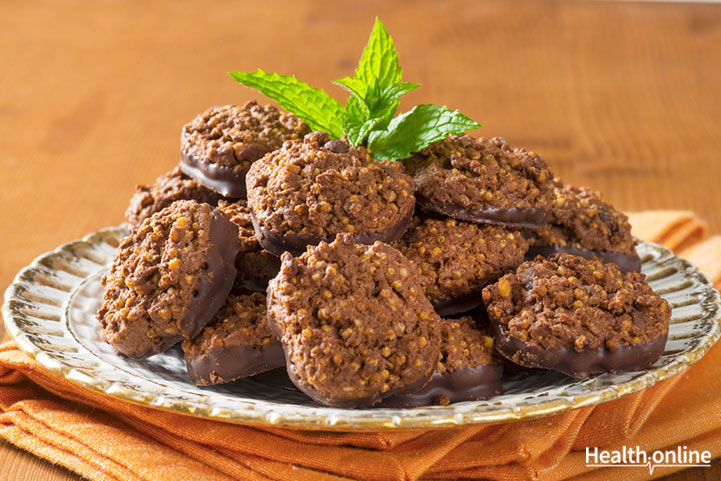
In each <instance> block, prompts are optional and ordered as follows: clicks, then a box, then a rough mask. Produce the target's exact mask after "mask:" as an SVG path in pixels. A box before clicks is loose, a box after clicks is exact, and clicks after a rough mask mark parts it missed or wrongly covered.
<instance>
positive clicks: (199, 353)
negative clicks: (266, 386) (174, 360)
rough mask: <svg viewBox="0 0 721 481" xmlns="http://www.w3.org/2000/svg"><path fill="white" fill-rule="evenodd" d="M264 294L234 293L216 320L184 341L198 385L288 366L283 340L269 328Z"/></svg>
mask: <svg viewBox="0 0 721 481" xmlns="http://www.w3.org/2000/svg"><path fill="white" fill-rule="evenodd" d="M267 312H268V309H267V308H266V303H265V295H264V294H261V293H260V292H254V293H250V294H239V295H234V294H231V295H230V296H228V299H227V300H226V301H225V305H224V306H223V307H222V308H221V309H220V311H218V313H217V314H216V315H215V317H213V320H212V321H210V323H209V324H208V325H207V326H205V328H204V329H203V330H202V331H200V334H199V335H198V336H196V337H195V338H193V339H188V340H186V341H184V342H183V352H184V353H185V363H186V365H187V368H188V374H189V375H190V379H192V380H193V383H195V385H196V386H208V385H211V384H221V383H225V382H230V381H234V380H236V379H240V378H243V377H247V376H252V375H254V374H258V373H261V372H265V371H269V370H271V369H276V368H278V367H283V366H285V357H284V356H283V348H282V347H281V344H280V342H279V341H278V340H277V339H276V338H275V337H274V336H273V334H271V332H270V329H269V328H268V315H267Z"/></svg>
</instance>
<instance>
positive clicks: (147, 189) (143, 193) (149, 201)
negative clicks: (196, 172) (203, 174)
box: [125, 167, 220, 230]
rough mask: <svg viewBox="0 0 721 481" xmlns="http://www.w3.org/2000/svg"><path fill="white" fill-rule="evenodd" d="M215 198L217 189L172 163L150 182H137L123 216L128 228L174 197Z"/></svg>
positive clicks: (202, 199) (211, 202)
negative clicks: (168, 169)
mask: <svg viewBox="0 0 721 481" xmlns="http://www.w3.org/2000/svg"><path fill="white" fill-rule="evenodd" d="M219 198H220V195H219V194H218V193H216V192H214V191H212V190H210V189H208V188H207V187H205V186H203V185H202V184H201V183H200V182H198V181H197V180H195V179H193V178H191V177H188V176H187V175H185V174H184V173H183V172H182V171H181V170H180V168H179V167H175V168H174V169H173V170H171V171H170V172H168V173H167V174H163V175H161V176H160V177H158V178H157V179H155V183H154V184H151V185H144V184H141V185H139V186H138V188H137V190H136V191H135V194H134V195H133V197H131V198H130V205H129V206H128V209H127V210H126V211H125V220H126V221H127V223H128V227H129V228H130V229H131V230H132V229H135V228H137V227H138V226H139V225H140V224H142V223H143V221H144V220H145V219H147V218H148V217H150V216H151V215H153V214H155V213H156V212H160V211H161V210H163V209H165V208H166V207H168V206H169V205H170V204H172V203H173V202H175V201H176V200H195V201H198V202H205V203H209V204H215V203H216V202H217V201H218V199H219Z"/></svg>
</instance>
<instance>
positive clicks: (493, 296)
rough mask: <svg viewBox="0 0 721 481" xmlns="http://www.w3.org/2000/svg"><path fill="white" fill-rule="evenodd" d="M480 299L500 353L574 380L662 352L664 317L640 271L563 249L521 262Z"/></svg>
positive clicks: (645, 362) (667, 311)
mask: <svg viewBox="0 0 721 481" xmlns="http://www.w3.org/2000/svg"><path fill="white" fill-rule="evenodd" d="M483 301H484V302H485V303H486V307H487V309H488V317H489V319H490V323H491V332H493V334H494V337H495V338H496V349H497V350H498V352H500V353H501V354H502V355H503V356H504V357H506V358H508V359H510V360H511V361H513V362H515V363H516V364H520V365H522V366H525V367H538V368H543V369H550V370H555V371H560V372H562V373H564V374H567V375H569V376H571V377H574V378H577V379H585V378H587V377H588V376H589V375H591V374H594V373H599V372H617V371H629V370H638V369H644V368H646V367H647V366H649V365H650V364H652V363H653V362H655V361H656V360H657V359H658V358H659V356H660V355H661V354H662V353H663V350H664V347H665V345H666V338H667V335H668V324H669V320H670V318H671V307H670V306H669V304H668V303H667V302H666V301H665V300H664V299H663V298H661V297H660V296H658V295H657V294H655V293H654V292H653V290H652V289H651V287H650V286H649V285H648V283H646V281H645V276H644V275H643V274H639V273H637V272H629V273H626V274H623V273H622V272H621V271H620V270H619V268H618V267H617V266H616V265H615V264H604V263H603V262H601V261H600V260H599V259H598V258H595V257H594V258H593V259H586V258H584V257H578V256H573V255H570V254H556V255H555V256H553V257H551V258H548V259H546V258H543V257H537V258H536V259H534V260H532V261H527V262H524V263H523V264H521V265H520V267H518V269H517V270H516V272H515V273H513V274H506V275H505V276H503V277H501V278H500V279H499V280H498V282H496V283H495V284H492V285H490V286H488V287H486V288H485V289H484V290H483Z"/></svg>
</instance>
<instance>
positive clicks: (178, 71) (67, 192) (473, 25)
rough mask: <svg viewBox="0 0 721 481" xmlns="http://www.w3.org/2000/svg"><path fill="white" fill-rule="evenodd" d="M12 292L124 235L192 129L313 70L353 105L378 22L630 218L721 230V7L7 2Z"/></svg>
mask: <svg viewBox="0 0 721 481" xmlns="http://www.w3.org/2000/svg"><path fill="white" fill-rule="evenodd" d="M0 8H1V9H2V13H1V14H0V58H2V67H0V146H1V149H0V169H1V170H0V172H1V173H0V209H2V210H1V212H2V215H0V232H2V233H3V235H2V238H1V239H0V248H1V249H2V251H4V253H5V255H2V256H0V285H1V286H2V289H4V287H5V286H6V285H7V284H8V283H9V282H10V280H11V277H12V276H13V275H14V273H15V272H16V271H17V270H18V269H19V268H21V267H22V266H23V265H25V264H27V263H28V262H29V261H30V260H31V259H32V258H33V257H35V256H36V255H37V254H40V253H41V252H43V251H46V250H48V249H51V248H54V247H56V246H57V245H58V244H60V243H63V242H66V241H70V240H72V239H74V238H77V237H80V236H82V235H84V234H87V233H89V232H91V231H95V230H97V229H99V228H102V227H105V226H109V225H115V224H118V223H120V222H122V220H123V211H124V210H125V207H126V205H127V201H128V199H129V197H130V195H131V194H132V193H133V191H134V188H135V186H136V184H138V183H141V182H144V183H145V182H147V183H149V182H152V181H153V180H154V179H155V177H156V176H158V175H159V174H161V173H163V172H165V171H167V170H169V169H170V167H171V166H172V165H173V164H175V163H176V162H177V161H178V159H179V136H180V129H181V127H182V125H183V124H184V123H186V122H188V121H190V120H191V119H192V118H193V117H194V116H195V115H196V114H197V113H198V112H200V111H202V110H205V109H206V108H208V107H209V106H212V105H222V104H228V103H239V104H242V103H243V102H244V101H245V100H247V99H251V98H258V99H259V100H260V101H262V102H265V101H267V99H264V98H262V96H260V94H258V93H256V92H255V91H252V90H250V89H248V88H245V87H243V86H241V85H240V84H238V83H236V82H235V81H234V80H233V79H232V78H231V77H230V76H229V75H228V74H227V72H229V71H232V70H255V69H256V68H258V67H261V68H263V69H264V70H266V71H272V72H278V73H283V74H290V73H292V74H296V75H297V76H298V77H299V78H300V79H303V80H305V81H307V82H309V83H311V84H312V85H314V86H317V87H322V88H326V89H327V90H328V91H329V92H331V93H332V94H333V95H336V96H337V97H338V98H339V99H344V98H345V92H344V91H342V90H341V89H340V88H338V87H336V86H333V85H331V83H330V82H331V81H332V80H333V79H337V78H340V77H342V76H344V75H350V74H352V72H353V69H354V68H355V65H356V64H357V61H358V58H359V57H360V54H361V51H362V48H363V47H364V45H365V43H366V41H367V38H368V35H369V33H370V30H371V27H372V24H373V20H374V18H375V17H376V16H378V17H379V18H381V20H382V21H383V22H384V23H385V25H386V26H387V27H388V29H389V31H390V33H391V34H392V35H393V37H394V38H395V42H396V46H397V49H398V51H399V53H400V59H401V65H402V66H403V68H404V78H405V79H406V80H409V81H415V82H419V83H421V84H422V87H421V88H420V89H418V90H416V91H414V92H412V93H411V94H409V95H408V96H407V97H406V98H405V100H404V103H403V104H402V105H401V110H406V109H408V108H410V107H411V106H412V105H413V104H416V103H424V102H432V103H437V104H445V105H447V106H449V107H451V108H458V109H461V110H462V111H463V112H464V113H466V114H468V115H469V116H471V117H472V118H474V119H475V120H477V121H478V122H480V123H482V124H483V125H484V127H483V128H482V129H480V130H479V131H477V132H475V134H477V135H484V136H496V135H499V136H503V137H505V138H506V139H507V140H508V141H509V142H511V143H512V144H513V145H517V146H522V147H525V148H528V149H533V150H535V151H537V152H538V153H540V154H541V155H542V156H544V157H545V158H546V159H547V161H548V162H549V164H550V166H551V168H552V170H553V171H554V172H555V173H556V174H557V175H559V176H561V177H562V178H563V179H564V180H565V181H568V182H572V183H577V184H583V185H588V186H591V187H594V188H596V189H599V190H601V191H602V192H604V193H605V195H606V198H607V199H608V200H610V201H611V202H613V203H615V204H616V205H617V206H618V207H620V208H622V209H626V210H632V209H633V210H637V209H646V208H683V209H693V210H695V211H697V212H698V213H699V214H700V215H702V216H703V217H705V218H706V219H707V220H708V221H709V223H710V225H711V228H712V230H714V231H716V232H718V231H721V215H720V214H719V208H721V191H720V189H719V181H721V159H719V153H721V89H719V86H720V85H721V7H719V6H718V5H713V4H689V3H654V2H651V3H647V2H643V3H633V2H622V3H618V2H560V1H559V2H556V1H538V2H535V1H534V2H507V1H502V0H500V1H473V0H467V1H463V0H452V1H443V2H438V1H432V0H425V1H424V0H403V1H393V2H387V1H367V2H355V1H348V2H339V1H337V0H334V1H304V2H297V1H290V0H265V1H263V2H227V1H216V2H212V3H206V2H187V1H173V2H141V1H125V2H117V1H110V0H107V1H98V2H81V1H71V0H63V1H47V2H36V1H27V2H4V3H3V5H2V7H0Z"/></svg>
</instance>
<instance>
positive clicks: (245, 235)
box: [218, 199, 280, 292]
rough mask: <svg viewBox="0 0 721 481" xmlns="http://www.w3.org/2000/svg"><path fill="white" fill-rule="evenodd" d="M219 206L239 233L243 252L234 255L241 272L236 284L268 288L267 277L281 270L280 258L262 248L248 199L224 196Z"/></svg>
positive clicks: (237, 267)
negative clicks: (224, 198) (226, 199)
mask: <svg viewBox="0 0 721 481" xmlns="http://www.w3.org/2000/svg"><path fill="white" fill-rule="evenodd" d="M218 209H220V210H221V211H222V212H223V213H224V214H225V215H227V216H228V218H229V219H230V220H231V221H232V222H233V223H234V224H235V225H237V226H238V233H239V236H240V252H238V256H237V257H236V258H235V268H236V269H237V271H238V275H237V276H236V278H235V286H236V288H241V289H248V290H251V291H258V292H265V290H266V288H267V287H268V281H270V280H271V279H272V278H274V277H275V275H276V274H278V271H279V270H280V259H278V258H277V257H276V256H274V255H273V254H271V253H270V252H268V251H267V250H265V249H263V247H262V246H261V245H260V242H258V239H257V238H256V236H255V230H253V220H252V219H251V215H250V209H249V208H248V206H247V204H246V202H245V200H243V199H239V200H237V201H236V202H228V201H225V200H221V201H220V202H218Z"/></svg>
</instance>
